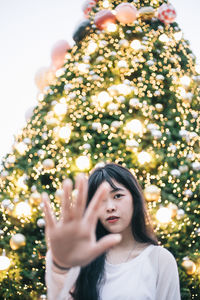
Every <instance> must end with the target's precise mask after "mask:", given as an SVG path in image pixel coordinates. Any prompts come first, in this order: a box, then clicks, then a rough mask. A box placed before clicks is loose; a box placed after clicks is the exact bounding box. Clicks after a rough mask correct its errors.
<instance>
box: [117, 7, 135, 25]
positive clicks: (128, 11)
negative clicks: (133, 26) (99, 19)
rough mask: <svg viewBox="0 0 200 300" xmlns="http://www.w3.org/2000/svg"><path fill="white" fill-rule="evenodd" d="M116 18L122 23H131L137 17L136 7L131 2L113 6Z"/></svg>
mask: <svg viewBox="0 0 200 300" xmlns="http://www.w3.org/2000/svg"><path fill="white" fill-rule="evenodd" d="M115 13H116V18H117V20H118V21H119V22H121V23H122V24H130V23H133V22H134V21H135V20H136V18H137V8H136V7H135V6H134V5H133V4H131V3H121V4H119V5H118V6H117V7H116V8H115Z"/></svg>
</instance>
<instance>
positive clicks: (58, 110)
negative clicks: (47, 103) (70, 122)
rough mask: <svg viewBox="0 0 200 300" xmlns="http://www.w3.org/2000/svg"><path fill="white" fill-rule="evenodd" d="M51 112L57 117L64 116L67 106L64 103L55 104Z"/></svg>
mask: <svg viewBox="0 0 200 300" xmlns="http://www.w3.org/2000/svg"><path fill="white" fill-rule="evenodd" d="M53 110H54V112H55V114H56V115H57V116H62V115H65V114H66V112H67V105H66V104H64V103H57V104H56V105H55V106H54V108H53Z"/></svg>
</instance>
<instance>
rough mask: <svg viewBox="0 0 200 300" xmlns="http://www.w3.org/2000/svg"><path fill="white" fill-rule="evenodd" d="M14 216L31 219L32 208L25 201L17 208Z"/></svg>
mask: <svg viewBox="0 0 200 300" xmlns="http://www.w3.org/2000/svg"><path fill="white" fill-rule="evenodd" d="M14 214H15V216H16V217H18V218H22V217H30V216H31V206H30V205H29V204H28V203H27V202H25V201H23V202H19V203H17V204H16V206H15V211H14Z"/></svg>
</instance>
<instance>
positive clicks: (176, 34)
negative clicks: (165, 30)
mask: <svg viewBox="0 0 200 300" xmlns="http://www.w3.org/2000/svg"><path fill="white" fill-rule="evenodd" d="M182 36H183V33H182V31H179V32H175V33H174V38H175V40H176V41H177V42H178V41H180V40H181V39H182Z"/></svg>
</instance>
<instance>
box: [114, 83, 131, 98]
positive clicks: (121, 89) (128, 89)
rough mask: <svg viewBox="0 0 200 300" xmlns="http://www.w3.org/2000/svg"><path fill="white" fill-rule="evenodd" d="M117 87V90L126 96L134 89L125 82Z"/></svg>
mask: <svg viewBox="0 0 200 300" xmlns="http://www.w3.org/2000/svg"><path fill="white" fill-rule="evenodd" d="M116 89H117V91H118V93H119V94H122V95H124V96H127V95H129V94H130V93H131V91H132V90H131V87H130V86H128V85H127V84H124V83H122V84H118V85H117V86H116Z"/></svg>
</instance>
